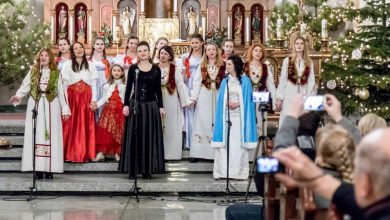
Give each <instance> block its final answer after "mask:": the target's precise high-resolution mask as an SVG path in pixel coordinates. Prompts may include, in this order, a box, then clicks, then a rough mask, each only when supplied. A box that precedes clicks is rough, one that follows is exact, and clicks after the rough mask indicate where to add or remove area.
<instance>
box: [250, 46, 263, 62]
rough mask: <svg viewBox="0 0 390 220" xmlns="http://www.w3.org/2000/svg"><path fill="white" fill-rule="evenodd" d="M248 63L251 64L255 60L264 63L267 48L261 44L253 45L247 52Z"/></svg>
mask: <svg viewBox="0 0 390 220" xmlns="http://www.w3.org/2000/svg"><path fill="white" fill-rule="evenodd" d="M246 55H247V59H246V61H247V62H251V61H253V60H256V61H259V62H261V63H262V62H263V61H264V58H265V47H264V46H263V45H261V44H252V45H251V46H250V47H249V49H248V52H247V54H246Z"/></svg>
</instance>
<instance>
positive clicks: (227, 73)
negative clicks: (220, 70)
mask: <svg viewBox="0 0 390 220" xmlns="http://www.w3.org/2000/svg"><path fill="white" fill-rule="evenodd" d="M228 77H229V72H228V71H227V70H225V78H228Z"/></svg>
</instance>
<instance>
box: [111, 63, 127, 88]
mask: <svg viewBox="0 0 390 220" xmlns="http://www.w3.org/2000/svg"><path fill="white" fill-rule="evenodd" d="M118 79H122V82H123V83H126V81H125V70H124V69H123V67H122V66H121V65H119V64H114V65H112V67H111V70H110V76H109V78H108V83H109V84H112V83H114V82H115V80H118Z"/></svg>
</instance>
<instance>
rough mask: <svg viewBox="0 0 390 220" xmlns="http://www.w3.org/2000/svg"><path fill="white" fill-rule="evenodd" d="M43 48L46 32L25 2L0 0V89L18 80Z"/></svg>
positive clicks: (47, 40)
mask: <svg viewBox="0 0 390 220" xmlns="http://www.w3.org/2000/svg"><path fill="white" fill-rule="evenodd" d="M29 21H37V23H36V24H34V25H31V24H29V23H28V22H29ZM44 46H50V30H49V29H48V25H45V24H43V23H42V22H40V21H39V19H38V18H37V16H36V15H35V14H34V13H33V8H31V7H30V6H29V1H27V0H22V1H13V0H0V48H1V50H0V86H1V85H8V84H11V83H13V82H17V81H20V79H21V78H23V77H24V76H25V75H26V73H27V71H28V69H29V67H30V65H31V64H32V63H33V60H34V58H35V55H36V54H37V53H38V51H39V50H40V49H41V48H42V47H44Z"/></svg>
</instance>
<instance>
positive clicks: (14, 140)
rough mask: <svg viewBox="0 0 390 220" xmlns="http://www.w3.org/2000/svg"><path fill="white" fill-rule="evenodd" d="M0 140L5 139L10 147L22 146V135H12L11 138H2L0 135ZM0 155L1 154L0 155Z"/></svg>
mask: <svg viewBox="0 0 390 220" xmlns="http://www.w3.org/2000/svg"><path fill="white" fill-rule="evenodd" d="M0 138H5V139H6V140H8V141H10V142H11V145H12V146H23V141H24V136H22V135H18V136H17V135H12V136H4V135H1V136H0ZM0 155H1V153H0Z"/></svg>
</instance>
